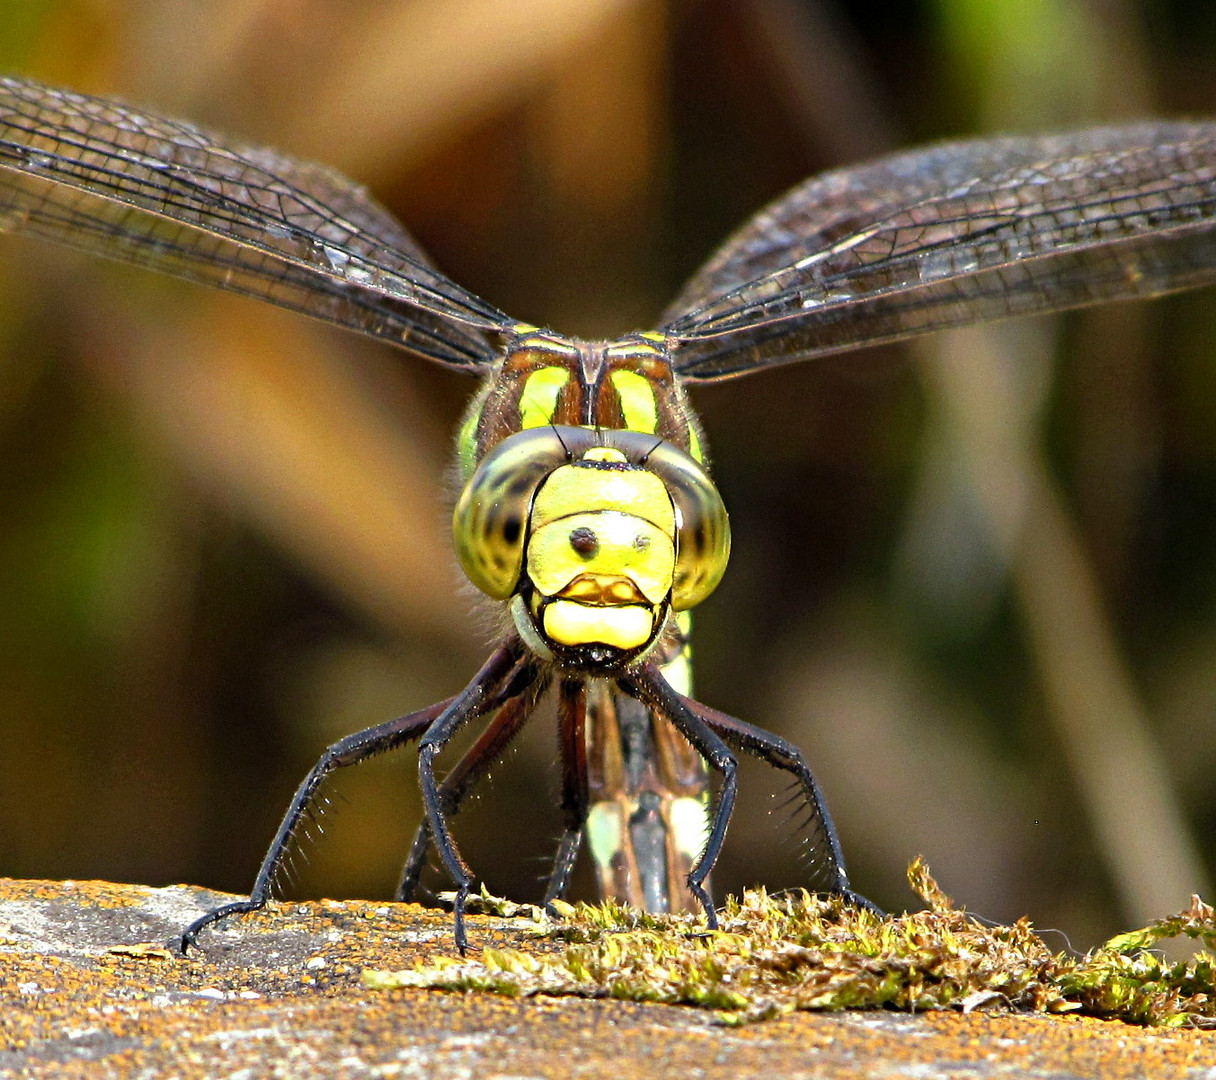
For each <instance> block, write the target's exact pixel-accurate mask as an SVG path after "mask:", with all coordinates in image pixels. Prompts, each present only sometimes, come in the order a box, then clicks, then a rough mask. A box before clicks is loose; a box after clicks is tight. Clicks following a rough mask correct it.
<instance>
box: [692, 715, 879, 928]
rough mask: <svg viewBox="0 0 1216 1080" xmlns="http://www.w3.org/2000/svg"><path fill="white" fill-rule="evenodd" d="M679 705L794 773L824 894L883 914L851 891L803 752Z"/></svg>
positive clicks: (766, 733) (742, 725)
mask: <svg viewBox="0 0 1216 1080" xmlns="http://www.w3.org/2000/svg"><path fill="white" fill-rule="evenodd" d="M676 696H677V697H679V698H680V700H681V702H682V704H683V705H684V706H685V707H686V708H687V709H689V710H690V711H691V712H692V713H694V714H695V715H696V716H698V717H699V718H700V719H701V720H702V721H703V722H704V723H705V724H706V725H707V726H708V727H709V728H710V729H712V730H713V731H715V732H716V733H717V734H718V735H720V736H721V737H722V738H723V739H724V740H725V741H726V742H727V743H728V744H730V745H731V746H734V747H736V748H737V749H739V750H742V751H744V752H745V753H748V754H751V755H752V756H753V757H757V758H759V759H760V760H761V761H766V762H768V764H770V765H772V766H773V767H774V768H778V769H783V770H784V771H786V772H788V773H791V774H793V776H794V777H795V778H796V779H797V781H798V783H799V785H800V786H801V788H802V792H803V795H804V797H805V798H806V802H807V806H808V808H809V809H810V811H811V815H812V822H813V824H814V839H813V841H812V845H811V852H812V858H813V860H814V861H815V863H816V864H817V865H818V867H819V869H820V871H821V872H822V874H823V876H824V882H823V883H824V886H825V888H824V891H825V892H829V893H834V894H836V895H838V896H841V897H843V898H844V899H845V900H847V901H848V902H849V903H851V904H854V905H856V906H857V907H862V908H865V909H866V910H868V911H872V912H874V913H875V914H876V915H882V914H884V912H883V911H882V909H881V908H879V907H878V906H877V905H876V904H874V903H873V902H872V901H871V900H868V899H866V897H864V896H862V895H861V894H860V893H857V892H854V891H853V889H852V888H851V887H850V885H849V879H848V874H847V873H846V871H845V865H844V853H843V851H842V850H841V847H840V840H839V838H838V837H837V835H836V827H835V825H833V823H832V815H831V814H830V813H829V812H828V806H827V802H826V801H825V800H824V798H823V793H822V792H821V791H820V790H819V784H818V782H817V781H816V780H815V777H814V774H812V772H811V770H810V768H809V766H808V765H807V763H806V761H805V760H804V758H803V756H802V752H801V751H800V750H799V749H798V747H796V746H795V745H794V744H793V743H791V742H788V741H786V740H785V739H783V738H781V737H780V736H779V735H774V734H773V733H772V732H771V731H765V730H764V729H763V728H759V727H755V726H754V725H752V724H748V723H745V722H744V721H742V720H738V719H736V718H735V717H733V716H729V715H727V714H726V713H724V712H719V711H718V710H717V709H712V708H710V707H709V706H708V705H703V704H701V702H699V701H694V700H693V699H692V698H687V697H684V696H683V695H680V694H677V695H676Z"/></svg>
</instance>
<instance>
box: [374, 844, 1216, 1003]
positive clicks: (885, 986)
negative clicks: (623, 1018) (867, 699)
mask: <svg viewBox="0 0 1216 1080" xmlns="http://www.w3.org/2000/svg"><path fill="white" fill-rule="evenodd" d="M908 876H909V881H910V882H911V884H912V887H913V889H915V890H916V892H917V893H918V894H919V895H920V897H921V898H922V900H924V902H925V905H926V909H925V910H924V911H919V912H914V913H911V914H905V915H897V916H888V917H886V918H879V917H877V916H875V915H873V914H871V913H869V912H865V911H860V910H858V909H855V908H851V907H849V906H848V905H846V904H844V903H842V902H841V901H840V900H839V899H836V898H832V897H821V896H812V895H810V894H808V893H805V892H804V893H798V894H792V895H785V896H781V897H773V896H769V895H768V894H767V893H765V892H764V891H763V890H757V891H749V892H746V893H744V895H743V897H742V899H740V900H735V899H729V900H728V901H727V903H726V906H725V908H724V910H723V911H722V912H721V913H720V924H721V928H720V929H719V930H716V931H706V930H705V929H704V922H703V920H697V919H694V918H693V917H691V916H659V915H644V914H641V913H639V912H636V911H633V910H632V909H629V908H625V907H622V906H620V905H617V904H612V903H608V904H601V905H595V906H591V905H577V906H573V905H563V906H562V909H561V912H560V914H561V915H562V918H561V919H560V920H559V921H554V920H550V919H548V918H546V917H544V916H543V913H540V912H538V911H537V909H534V908H530V909H519V910H514V909H513V910H512V911H511V912H508V910H507V909H506V908H504V907H497V906H495V901H494V900H493V898H490V897H483V898H482V902H483V903H484V904H485V905H486V907H487V908H489V909H490V910H492V911H494V912H495V913H497V914H504V915H505V914H524V915H527V916H529V917H530V918H531V920H532V925H531V926H530V927H529V932H530V933H531V934H533V935H536V936H538V937H541V938H545V939H550V940H553V941H555V942H557V943H564V947H561V948H558V949H555V950H554V951H553V952H552V953H551V954H542V955H536V954H535V953H534V952H522V951H519V950H515V949H486V950H484V951H483V952H482V953H481V954H480V956H479V957H477V958H466V959H454V958H453V959H439V960H434V961H431V962H428V963H422V964H419V965H417V966H416V967H414V968H412V969H409V970H406V971H397V972H388V971H367V972H365V973H364V981H365V982H366V984H367V985H369V986H371V987H373V988H378V989H390V988H394V987H405V986H410V987H438V988H445V989H450V990H482V991H490V992H492V993H497V994H506V995H509V996H512V997H523V996H530V995H537V994H550V995H577V996H581V997H596V998H600V997H612V998H622V999H627V1000H630V1001H649V1002H666V1003H670V1004H681V1005H693V1006H697V1007H700V1008H705V1009H713V1010H717V1011H718V1013H719V1015H720V1018H721V1019H722V1020H723V1021H724V1022H727V1023H746V1022H748V1021H751V1020H758V1019H763V1018H766V1017H771V1016H777V1015H781V1014H784V1013H788V1012H792V1011H794V1010H798V1009H817V1010H833V1009H862V1008H877V1007H885V1008H892V1009H902V1010H906V1011H922V1010H926V1009H946V1008H951V1009H960V1010H962V1011H971V1010H972V1009H975V1008H984V1007H990V1006H992V1005H994V1004H996V1005H1004V1006H1007V1007H1009V1008H1013V1009H1019V1010H1026V1011H1034V1012H1048V1013H1064V1012H1076V1013H1081V1014H1084V1015H1089V1016H1098V1017H1106V1018H1112V1019H1121V1020H1125V1021H1128V1022H1131V1023H1136V1024H1145V1025H1153V1026H1166V1027H1175V1026H1182V1025H1192V1026H1201V1027H1206V1026H1216V985H1214V982H1213V980H1214V969H1213V958H1212V957H1211V955H1210V954H1205V953H1200V954H1198V955H1197V956H1195V957H1193V958H1192V959H1191V960H1189V961H1187V962H1185V963H1170V962H1167V961H1165V960H1163V959H1162V958H1161V957H1159V956H1158V955H1156V954H1154V953H1152V952H1150V951H1149V950H1150V949H1151V948H1152V946H1153V945H1155V944H1156V943H1157V942H1160V941H1162V940H1164V939H1165V938H1169V937H1175V936H1179V935H1184V936H1187V937H1190V938H1193V939H1196V940H1198V941H1200V942H1202V943H1203V945H1205V946H1207V947H1209V948H1210V947H1212V946H1213V945H1214V944H1216V917H1214V914H1213V910H1212V908H1210V907H1209V906H1207V905H1206V904H1204V903H1203V902H1202V901H1201V900H1200V899H1199V898H1198V897H1195V898H1194V900H1193V902H1192V904H1191V907H1190V909H1189V910H1188V911H1185V912H1182V913H1181V914H1179V915H1176V916H1174V917H1172V918H1169V919H1162V920H1160V921H1159V922H1156V923H1154V924H1152V925H1151V926H1148V927H1145V928H1144V929H1142V930H1137V931H1135V932H1133V933H1129V934H1121V935H1120V936H1118V937H1116V938H1112V939H1111V940H1110V941H1108V942H1107V943H1106V944H1105V945H1102V946H1101V947H1099V948H1097V949H1094V950H1093V951H1092V952H1090V953H1089V954H1087V955H1086V956H1083V957H1077V956H1070V955H1067V954H1063V953H1053V952H1052V951H1051V950H1050V949H1049V948H1048V947H1047V946H1046V945H1045V944H1044V942H1043V941H1042V939H1041V938H1039V936H1038V935H1037V934H1036V933H1035V932H1034V930H1033V929H1032V928H1031V925H1030V923H1029V922H1028V921H1027V920H1026V919H1019V920H1018V921H1017V922H1016V923H1013V924H1012V925H1010V926H987V925H984V924H982V923H980V922H979V921H978V920H976V919H975V918H973V917H972V916H971V915H969V914H968V913H967V912H966V911H964V910H963V909H961V908H958V907H956V906H955V905H954V903H953V902H952V901H951V900H950V898H949V897H947V896H945V895H944V894H943V893H942V892H941V890H940V889H939V888H938V886H937V884H936V882H934V880H933V878H932V877H931V876H930V874H929V872H928V869H927V868H926V867H925V865H924V863H923V862H921V861H920V860H919V859H918V860H917V861H915V862H914V863H913V864H912V866H911V867H910V868H909V871H908ZM516 907H518V906H516Z"/></svg>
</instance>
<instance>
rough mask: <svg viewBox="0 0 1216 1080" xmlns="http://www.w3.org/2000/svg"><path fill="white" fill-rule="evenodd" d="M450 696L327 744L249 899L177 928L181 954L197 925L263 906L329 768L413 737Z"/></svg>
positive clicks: (294, 800) (201, 926)
mask: <svg viewBox="0 0 1216 1080" xmlns="http://www.w3.org/2000/svg"><path fill="white" fill-rule="evenodd" d="M455 700H456V699H455V698H449V699H448V700H447V701H440V702H438V703H437V704H435V705H431V706H430V707H428V708H426V709H420V710H419V711H418V712H414V713H410V714H409V715H408V716H402V717H398V718H397V719H396V720H389V721H387V722H386V723H383V724H378V725H377V726H376V727H371V728H367V729H366V730H365V731H357V732H355V733H354V734H352V735H347V736H346V737H345V738H344V739H339V740H338V741H337V742H336V743H334V744H333V745H332V746H330V747H329V748H328V749H327V750H326V751H325V753H323V754H322V755H321V758H320V760H319V761H318V762H317V763H316V764H315V765H314V766H313V767H312V769H311V770H310V771H309V773H308V775H307V776H305V777H304V780H303V781H302V782H301V784H300V786H299V787H298V788H297V789H296V793H295V796H294V797H293V798H292V800H291V805H290V806H288V808H287V813H286V814H284V815H283V820H282V822H281V823H280V824H279V830H278V832H276V833H275V836H274V840H272V841H271V844H270V849H269V850H268V851H267V852H266V856H265V858H263V859H262V865H261V867H260V868H259V869H258V876H257V878H256V879H255V880H254V883H253V888H252V889H251V890H250V892H249V899H247V900H237V901H235V902H233V903H230V904H224V905H222V906H220V907H217V908H214V909H213V910H211V911H208V912H207V913H206V914H205V915H203V916H202V917H201V918H198V919H195V920H194V922H192V923H191V924H190V925H189V926H188V927H186V929H185V930H184V931H183V932H182V935H181V938H180V940H179V942H178V947H179V949H180V950H181V953H182V955H183V956H184V955H186V952H187V950H188V949H189V947H190V946H191V945H194V946H196V947H197V945H198V935H199V931H200V930H203V929H204V928H206V927H207V926H210V925H211V924H212V923H215V922H219V921H220V920H221V919H226V918H228V916H230V915H241V914H244V913H245V912H249V911H257V910H258V909H259V908H262V907H265V906H266V901H267V900H269V899H270V894H271V890H272V888H273V886H274V882H275V879H276V878H277V877H278V874H279V871H280V870H281V869H282V866H283V860H284V859H285V858H286V855H287V851H288V849H289V848H290V846H291V840H292V837H293V836H294V835H295V832H296V829H297V828H299V825H300V822H301V821H302V820H303V818H304V816H305V815H306V814H307V812H308V808H309V807H310V806H311V805H312V802H313V799H314V798H315V797H316V794H317V789H318V788H319V787H320V786H321V783H322V781H324V780H325V778H326V777H327V776H328V775H329V774H330V773H331V772H333V771H334V770H335V769H341V768H344V767H346V766H347V765H355V764H358V763H359V762H360V761H365V760H366V759H367V758H369V757H373V756H374V755H376V754H380V753H384V752H385V751H387V750H392V749H394V748H395V747H398V746H400V745H402V744H403V743H406V742H409V741H410V740H412V739H416V738H418V737H419V736H420V735H421V734H422V733H423V732H424V731H426V729H427V728H428V727H430V726H431V724H433V723H434V722H435V720H436V718H438V717H439V716H440V715H442V714H443V712H444V710H445V709H447V708H448V707H449V706H450V705H451V704H452V702H453V701H455Z"/></svg>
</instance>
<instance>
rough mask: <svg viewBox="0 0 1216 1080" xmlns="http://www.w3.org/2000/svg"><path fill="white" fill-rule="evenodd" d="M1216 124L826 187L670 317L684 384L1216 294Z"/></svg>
mask: <svg viewBox="0 0 1216 1080" xmlns="http://www.w3.org/2000/svg"><path fill="white" fill-rule="evenodd" d="M1214 223H1216V124H1211V123H1202V124H1201V123H1196V124H1184V123H1177V124H1162V123H1155V124H1154V123H1148V124H1141V125H1137V126H1133V127H1122V128H1098V129H1094V130H1091V131H1083V132H1078V133H1075V134H1070V135H1058V136H1049V137H1039V138H998V139H981V140H977V141H974V142H961V143H948V144H943V145H941V146H935V147H931V148H929V149H927V150H919V151H915V152H912V153H908V154H901V155H898V156H895V157H890V158H886V159H883V160H881V161H878V162H875V163H873V164H870V165H862V166H858V167H855V168H849V169H842V170H840V171H837V172H832V173H828V174H826V175H824V176H822V177H818V178H816V179H812V180H809V181H807V182H806V183H803V184H801V185H800V186H798V187H796V188H795V189H794V190H793V191H791V192H790V193H789V194H787V195H786V196H784V197H783V198H782V199H779V200H778V201H777V202H775V203H773V204H772V205H771V206H770V207H768V208H767V209H766V210H764V211H762V212H761V213H760V214H758V215H757V216H756V217H754V218H753V219H752V220H751V221H750V222H748V224H746V225H745V226H744V227H743V228H742V229H741V230H740V231H739V232H738V233H736V234H735V235H734V236H733V237H732V238H731V239H730V240H729V241H728V242H727V243H726V244H725V245H724V246H723V247H722V248H721V249H720V250H719V251H718V253H717V254H716V255H715V256H714V257H713V258H712V259H710V261H709V262H708V263H707V264H706V265H705V266H704V267H703V268H702V269H701V270H700V271H699V272H698V273H697V274H696V275H695V276H694V277H693V278H692V280H691V281H690V282H689V283H688V285H686V286H685V288H684V290H683V292H682V293H681V294H680V296H679V298H678V299H677V300H676V302H675V303H674V304H673V305H672V306H671V308H670V309H669V310H668V312H667V314H666V315H665V317H664V324H663V328H664V329H665V330H666V331H668V332H669V333H670V334H671V335H672V337H673V338H674V341H673V351H674V361H675V367H676V369H677V370H678V371H679V372H680V373H681V375H682V376H683V377H685V378H688V379H690V380H692V381H711V380H714V379H721V378H727V377H729V376H731V375H737V374H740V373H742V372H745V371H748V370H750V369H753V368H756V367H764V366H768V365H772V364H782V363H788V362H791V361H794V360H804V359H807V358H810V357H814V356H820V355H824V354H827V353H833V352H838V351H840V350H843V349H851V348H856V347H858V346H861V345H868V344H874V343H877V342H882V341H891V340H895V339H898V338H904V337H909V336H912V335H914V334H920V333H925V332H927V331H930V330H937V329H941V328H944V327H949V326H959V325H962V324H965V323H974V322H979V321H982V320H985V319H994V318H1001V317H1003V316H1007V315H1020V314H1029V313H1033V312H1046V311H1057V310H1061V309H1064V308H1069V307H1077V306H1080V305H1083V304H1090V303H1095V302H1098V301H1104V300H1117V299H1125V298H1130V297H1141V296H1153V295H1157V294H1160V293H1164V292H1169V291H1172V290H1175V289H1183V288H1189V287H1191V286H1195V285H1201V284H1205V283H1207V282H1212V281H1216V236H1214V235H1213V225H1214Z"/></svg>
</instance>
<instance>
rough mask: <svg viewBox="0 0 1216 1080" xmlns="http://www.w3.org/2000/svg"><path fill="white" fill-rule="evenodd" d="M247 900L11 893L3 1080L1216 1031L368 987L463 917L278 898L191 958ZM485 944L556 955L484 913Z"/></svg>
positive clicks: (1171, 1058) (522, 1067)
mask: <svg viewBox="0 0 1216 1080" xmlns="http://www.w3.org/2000/svg"><path fill="white" fill-rule="evenodd" d="M225 899H228V898H227V897H224V896H221V895H219V894H216V893H212V892H208V891H206V890H204V889H197V888H191V887H186V886H178V887H173V888H164V889H152V888H146V887H142V886H133V885H111V884H108V883H103V882H70V881H69V882H25V881H2V880H0V1034H2V1041H0V1076H21V1077H56V1078H59V1077H69V1078H70V1077H82V1078H83V1077H89V1078H90V1080H91V1078H94V1077H129V1076H140V1077H169V1076H173V1077H182V1078H187V1077H231V1078H240V1080H246V1078H248V1080H254V1078H260V1077H296V1076H305V1075H307V1076H310V1077H351V1078H356V1077H364V1076H371V1077H394V1076H401V1077H427V1078H440V1077H466V1076H467V1077H477V1078H478V1080H495V1078H505V1077H513V1078H516V1077H553V1078H561V1080H566V1078H569V1077H580V1078H581V1077H588V1078H594V1077H612V1078H614V1080H627V1078H628V1077H632V1076H638V1077H653V1076H665V1075H666V1076H687V1077H732V1078H734V1077H752V1076H756V1077H761V1076H762V1077H766V1078H771V1077H781V1078H787V1077H853V1076H866V1077H883V1078H886V1077H892V1078H894V1077H909V1078H911V1077H916V1078H918V1080H933V1078H937V1077H943V1078H944V1077H951V1078H957V1077H959V1076H968V1077H1026V1078H1037V1077H1044V1078H1046V1077H1052V1078H1061V1077H1102V1078H1117V1077H1135V1078H1142V1077H1156V1076H1171V1077H1173V1076H1178V1077H1190V1076H1193V1077H1201V1076H1206V1077H1210V1076H1216V1033H1212V1032H1197V1031H1154V1030H1144V1029H1140V1028H1135V1027H1130V1026H1128V1025H1125V1024H1121V1023H1118V1022H1104V1021H1097V1020H1088V1019H1084V1018H1077V1017H1072V1018H1066V1017H1043V1016H1019V1015H1010V1014H998V1013H991V1012H973V1013H970V1014H967V1015H963V1014H961V1013H957V1012H938V1013H929V1014H923V1015H920V1016H908V1015H904V1014H898V1013H892V1012H871V1013H847V1014H810V1013H801V1014H798V1015H795V1016H792V1017H786V1018H782V1019H779V1020H774V1021H770V1022H767V1023H760V1024H755V1025H753V1026H750V1027H744V1028H727V1027H722V1026H720V1025H719V1024H717V1023H716V1021H715V1017H714V1016H713V1015H712V1014H710V1013H706V1012H701V1011H698V1010H695V1009H689V1008H677V1007H670V1006H656V1005H636V1004H629V1003H625V1002H616V1001H586V1000H581V999H573V998H560V999H545V998H534V999H530V1000H510V999H506V998H501V997H494V996H490V995H488V994H448V993H440V992H436V991H426V990H399V991H392V992H380V991H373V990H369V989H367V988H366V987H365V986H364V985H363V983H362V981H361V974H362V971H363V970H364V969H365V968H377V969H401V968H407V967H410V966H411V965H413V964H414V963H415V962H416V961H418V960H425V959H429V958H431V957H434V956H436V955H450V953H451V950H452V936H451V925H450V919H449V917H448V916H446V915H444V914H443V913H439V912H434V911H430V910H426V909H423V908H420V907H417V906H414V905H405V904H378V903H370V902H365V901H345V902H335V901H320V902H314V903H308V904H276V905H272V906H271V907H270V908H269V909H268V910H267V911H265V912H261V913H258V914H256V915H253V916H250V917H247V918H245V919H243V920H236V921H233V922H232V923H230V924H229V925H228V926H227V927H225V928H223V929H220V930H218V931H208V932H206V933H205V934H204V935H203V937H202V945H203V950H202V951H201V952H193V953H192V954H191V956H190V957H189V958H186V959H183V958H182V957H180V956H177V955H176V954H175V953H174V952H173V951H172V950H171V949H170V948H167V947H166V946H167V944H168V943H169V942H170V940H171V939H172V937H173V935H174V933H175V932H178V931H180V929H181V928H182V927H183V926H184V925H185V924H187V923H188V922H190V920H192V919H193V918H195V917H196V916H197V915H198V914H199V913H201V912H202V911H203V910H205V909H206V908H208V907H211V906H214V905H215V904H216V903H218V902H221V901H223V900H225ZM469 929H470V940H471V941H473V942H476V943H478V944H494V945H498V946H503V945H510V946H512V947H516V948H521V949H528V948H544V947H552V946H551V945H544V944H541V945H538V944H536V942H535V941H533V940H532V939H531V938H530V937H529V936H528V935H527V934H526V933H525V932H524V931H523V930H522V929H520V928H519V926H518V925H517V924H514V923H513V922H512V920H509V919H501V918H491V917H481V916H473V917H470V927H469Z"/></svg>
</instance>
